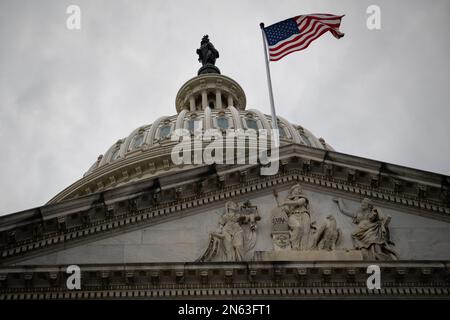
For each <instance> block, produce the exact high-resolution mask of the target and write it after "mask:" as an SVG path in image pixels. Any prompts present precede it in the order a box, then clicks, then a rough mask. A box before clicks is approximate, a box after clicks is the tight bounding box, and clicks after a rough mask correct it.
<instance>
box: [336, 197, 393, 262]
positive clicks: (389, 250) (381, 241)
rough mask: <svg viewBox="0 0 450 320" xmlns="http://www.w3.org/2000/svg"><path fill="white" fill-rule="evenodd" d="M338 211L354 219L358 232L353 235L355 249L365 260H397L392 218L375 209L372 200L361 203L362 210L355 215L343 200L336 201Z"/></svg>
mask: <svg viewBox="0 0 450 320" xmlns="http://www.w3.org/2000/svg"><path fill="white" fill-rule="evenodd" d="M334 201H335V202H336V204H337V206H338V209H339V211H340V212H342V213H343V214H344V215H346V216H348V217H350V218H352V222H353V223H354V224H355V225H356V230H355V231H354V232H353V233H352V234H351V237H352V240H353V245H354V248H355V249H357V250H361V251H362V254H363V258H364V259H365V260H397V259H398V253H397V252H396V251H395V250H394V248H393V246H394V243H393V242H392V241H391V240H390V234H389V222H390V221H391V217H390V216H387V217H385V216H384V215H383V214H382V212H381V209H380V208H377V207H374V206H373V204H372V202H371V201H370V199H368V198H365V199H364V200H362V202H361V208H360V209H359V210H357V211H356V212H355V213H352V212H350V211H347V210H346V209H345V208H344V204H343V201H342V199H334Z"/></svg>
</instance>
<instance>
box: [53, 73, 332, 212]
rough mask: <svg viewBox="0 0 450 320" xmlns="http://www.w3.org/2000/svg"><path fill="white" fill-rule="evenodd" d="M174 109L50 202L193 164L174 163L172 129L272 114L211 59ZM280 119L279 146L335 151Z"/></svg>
mask: <svg viewBox="0 0 450 320" xmlns="http://www.w3.org/2000/svg"><path fill="white" fill-rule="evenodd" d="M175 106H176V111H177V114H175V115H169V116H161V117H159V118H158V119H156V120H155V121H154V122H153V123H149V124H144V125H142V126H140V127H138V128H136V129H135V130H133V131H132V132H131V133H130V134H129V135H128V136H127V137H124V138H123V139H120V140H118V141H116V142H115V143H114V144H113V145H112V146H111V147H110V148H109V149H108V150H106V152H105V153H104V154H101V155H99V156H98V158H97V160H96V161H95V162H94V163H93V164H92V166H91V167H90V168H89V170H88V171H87V172H86V173H85V174H84V175H83V177H82V178H81V179H79V180H78V181H76V182H75V183H73V184H72V185H70V186H69V187H67V188H66V189H64V190H63V191H62V192H60V193H59V194H57V195H56V196H55V197H54V198H52V199H51V200H50V201H49V203H56V202H60V201H63V200H67V199H73V198H78V197H81V196H84V195H88V194H91V193H94V192H100V191H103V190H107V189H109V188H113V187H117V186H120V185H124V184H127V183H130V182H134V181H138V180H144V179H149V178H154V177H156V176H162V175H164V174H166V173H167V172H168V171H170V172H174V171H175V172H176V171H181V170H189V169H190V168H193V167H194V166H196V165H195V164H192V165H183V166H180V165H178V166H175V165H174V164H173V163H172V161H171V156H170V154H171V151H172V149H173V147H174V145H175V144H176V143H177V142H173V141H171V134H172V133H173V132H174V131H175V130H176V129H187V130H189V131H191V132H193V131H194V130H197V129H198V128H203V130H206V129H219V130H221V131H222V132H223V133H225V132H226V130H227V129H243V130H246V129H255V130H258V129H268V130H270V129H272V128H273V125H272V118H271V116H270V115H266V114H264V113H262V112H261V111H259V110H258V109H256V108H247V105H246V96H245V93H244V90H243V89H242V88H241V86H240V85H239V84H238V83H237V82H236V81H234V80H233V79H231V78H229V77H227V76H224V75H222V74H220V71H219V69H218V68H217V67H216V66H214V65H211V64H206V65H204V66H203V67H202V68H200V70H199V72H198V75H197V76H196V77H194V78H192V79H190V80H188V81H187V82H186V83H185V84H184V85H183V86H182V87H181V88H180V90H179V91H178V94H177V95H176V99H175ZM277 118H278V129H279V134H280V144H281V146H283V145H286V144H301V145H304V146H308V147H311V148H319V149H326V150H333V149H332V147H331V146H329V145H328V144H327V143H326V142H325V141H324V139H322V138H317V137H316V136H315V135H314V134H312V133H311V132H310V131H309V130H307V129H306V128H304V127H302V126H300V125H298V124H293V123H291V122H289V121H287V120H286V119H285V118H283V117H282V116H277Z"/></svg>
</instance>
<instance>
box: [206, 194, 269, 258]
mask: <svg viewBox="0 0 450 320" xmlns="http://www.w3.org/2000/svg"><path fill="white" fill-rule="evenodd" d="M259 220H260V217H259V215H258V212H257V208H256V206H252V205H251V204H250V203H249V202H246V203H244V205H243V206H242V207H239V205H238V204H237V203H236V202H234V201H228V202H226V204H225V212H224V213H223V214H222V216H221V217H220V219H219V223H218V228H217V231H215V232H211V234H210V243H209V246H208V248H207V249H206V251H205V253H204V254H203V255H202V256H201V257H200V258H199V261H211V260H212V259H214V258H216V257H217V258H218V260H221V261H242V260H244V257H245V254H246V253H247V252H248V251H249V250H250V249H252V248H253V247H254V246H255V244H256V223H257V221H259Z"/></svg>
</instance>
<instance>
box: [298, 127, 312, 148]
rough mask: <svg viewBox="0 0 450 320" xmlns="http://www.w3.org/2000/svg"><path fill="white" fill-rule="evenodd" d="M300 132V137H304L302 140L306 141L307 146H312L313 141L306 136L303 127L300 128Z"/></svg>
mask: <svg viewBox="0 0 450 320" xmlns="http://www.w3.org/2000/svg"><path fill="white" fill-rule="evenodd" d="M298 133H299V134H300V137H302V140H303V141H304V142H305V143H306V145H307V146H309V147H311V141H309V139H308V137H307V136H306V134H305V132H304V131H303V129H299V130H298Z"/></svg>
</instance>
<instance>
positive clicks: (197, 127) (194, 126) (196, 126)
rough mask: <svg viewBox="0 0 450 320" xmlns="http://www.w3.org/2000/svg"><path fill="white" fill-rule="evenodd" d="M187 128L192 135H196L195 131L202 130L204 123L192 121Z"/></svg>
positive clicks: (189, 121)
mask: <svg viewBox="0 0 450 320" xmlns="http://www.w3.org/2000/svg"><path fill="white" fill-rule="evenodd" d="M187 126H188V130H189V131H190V132H191V133H194V132H195V131H197V130H201V129H202V121H201V120H196V119H190V120H188V122H187Z"/></svg>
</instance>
